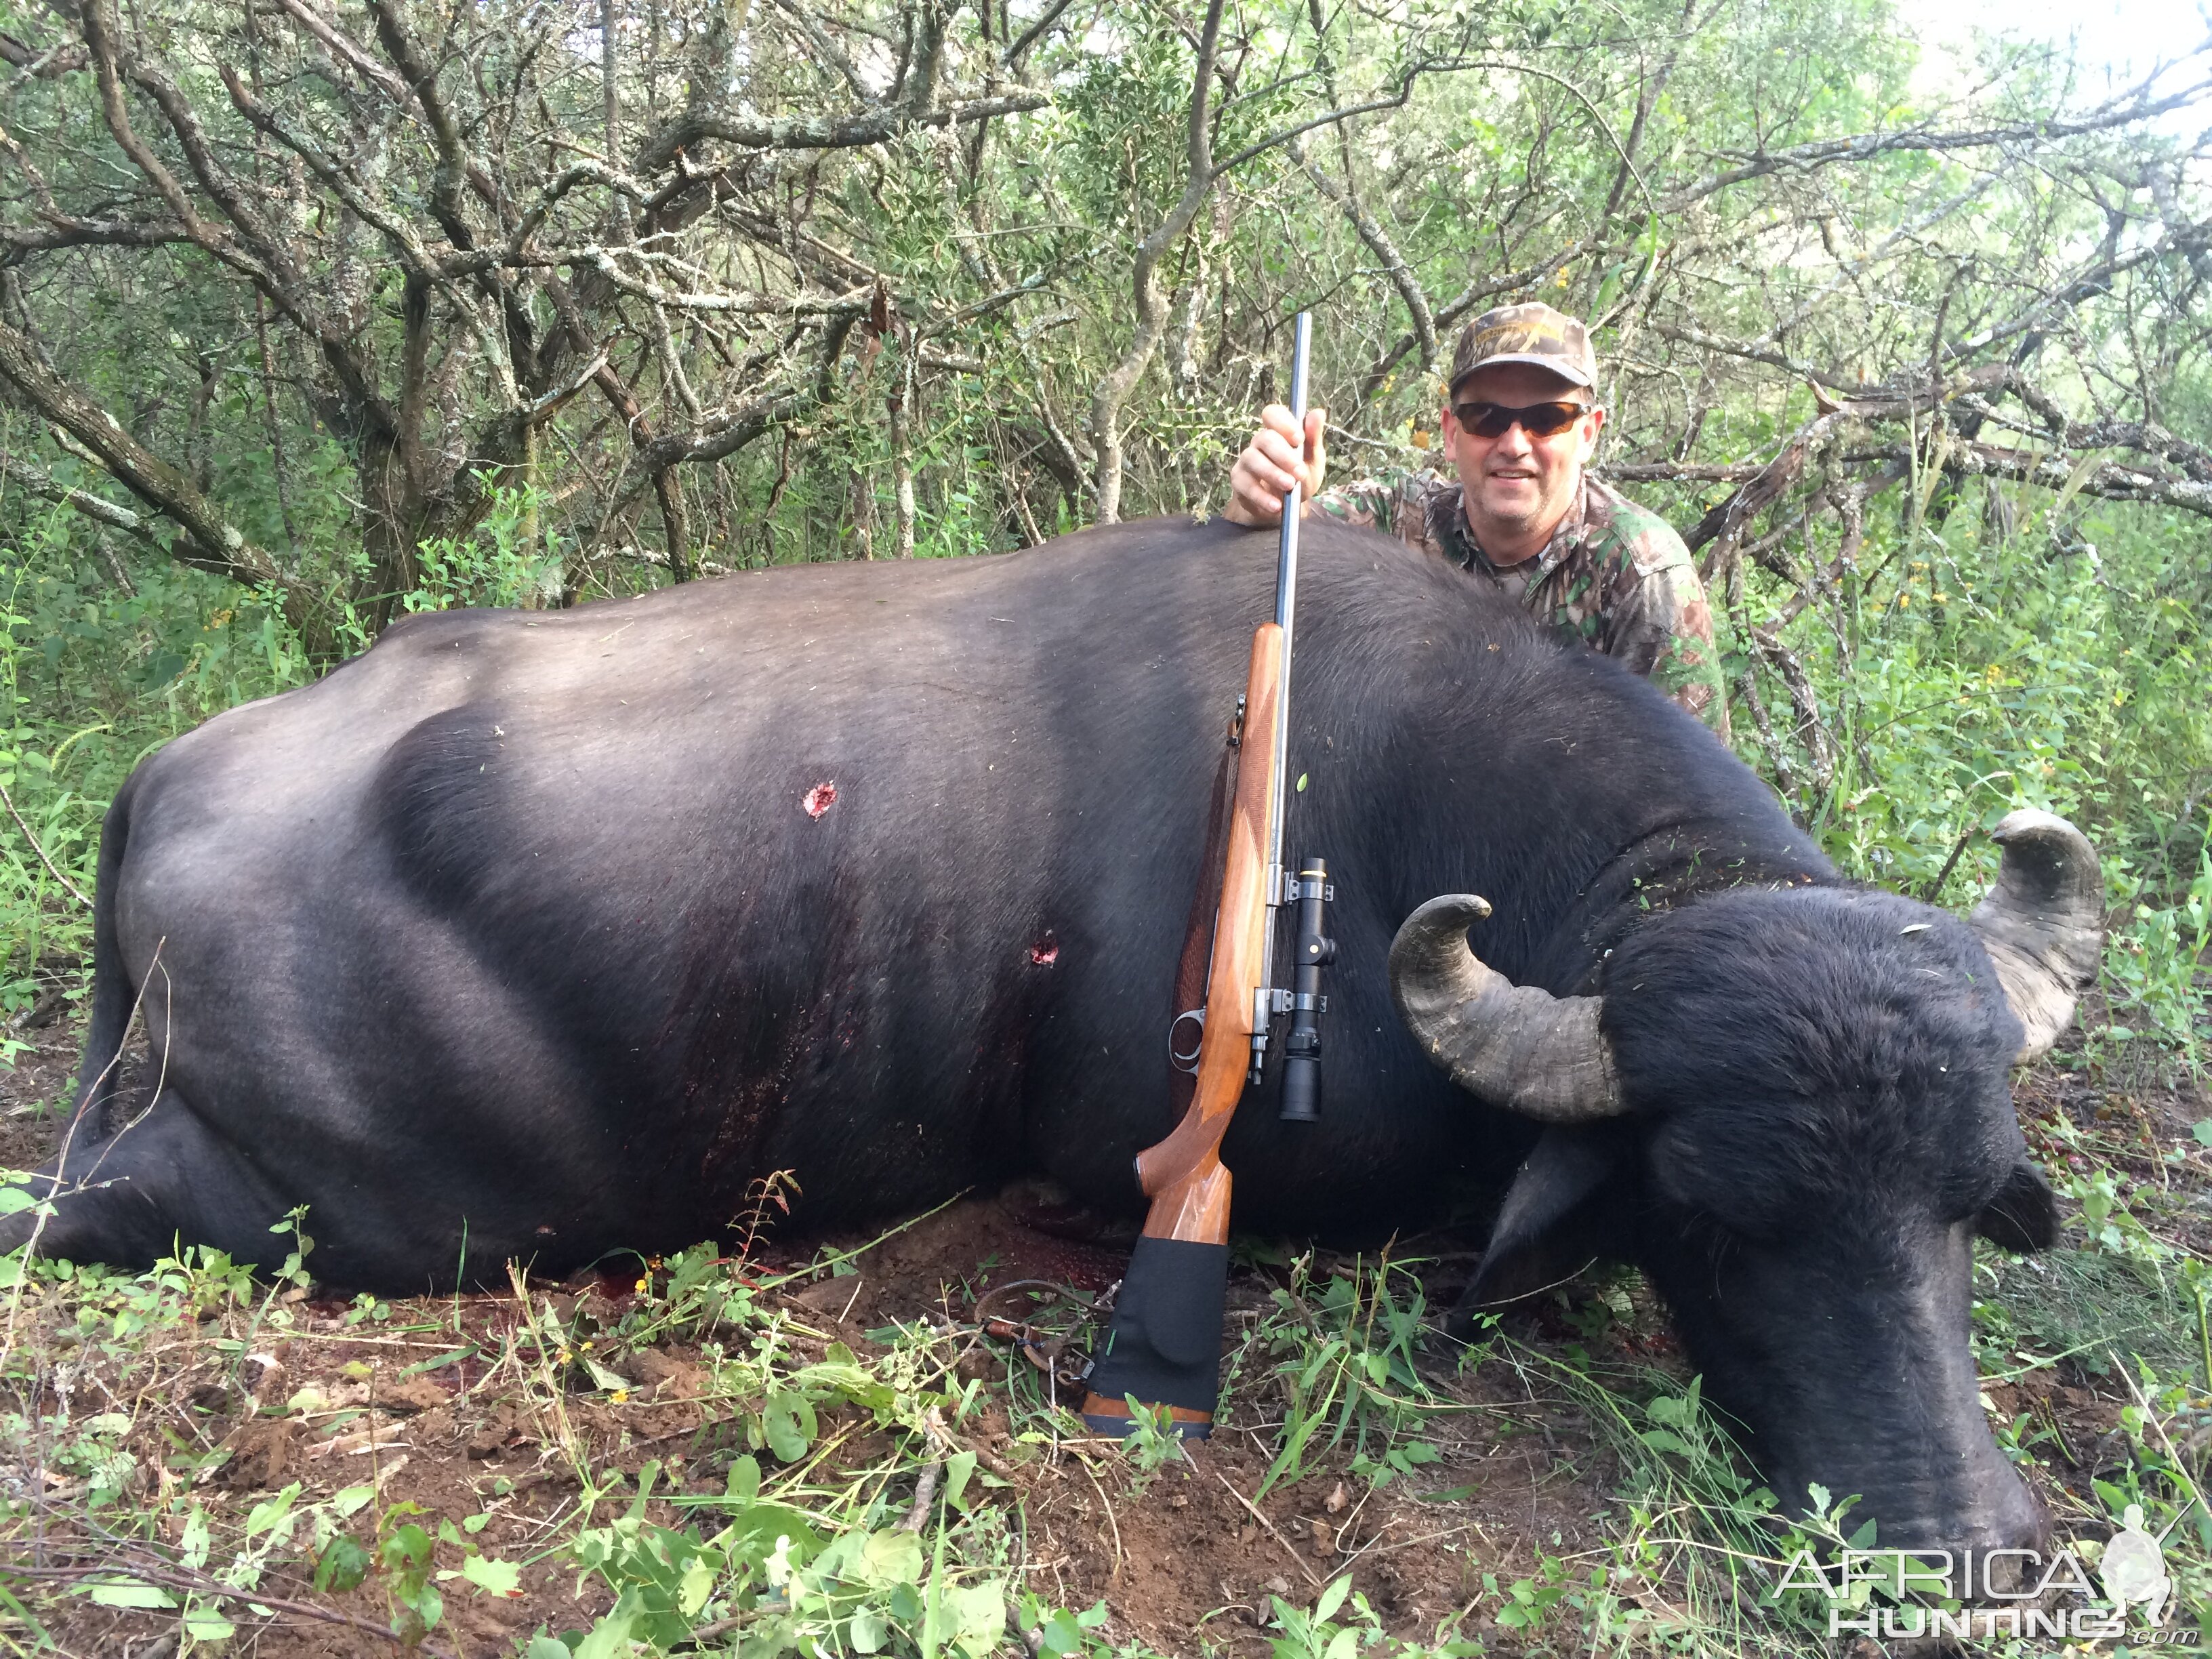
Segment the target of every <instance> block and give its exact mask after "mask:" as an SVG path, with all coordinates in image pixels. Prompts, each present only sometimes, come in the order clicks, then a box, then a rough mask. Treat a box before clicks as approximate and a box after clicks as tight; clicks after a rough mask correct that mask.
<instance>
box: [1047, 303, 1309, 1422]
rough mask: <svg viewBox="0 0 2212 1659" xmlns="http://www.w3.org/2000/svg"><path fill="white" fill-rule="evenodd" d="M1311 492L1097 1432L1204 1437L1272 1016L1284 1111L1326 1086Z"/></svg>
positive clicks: (1255, 713) (1294, 393)
mask: <svg viewBox="0 0 2212 1659" xmlns="http://www.w3.org/2000/svg"><path fill="white" fill-rule="evenodd" d="M1311 336H1312V323H1311V319H1310V318H1309V317H1308V316H1307V315H1306V313H1303V312H1301V313H1299V314H1298V319H1297V343H1296V346H1295V348H1294V350H1293V354H1292V359H1291V414H1292V415H1293V416H1296V417H1297V420H1298V422H1299V424H1300V428H1301V429H1303V428H1304V420H1305V410H1306V367H1307V357H1308V351H1309V346H1310V341H1311ZM1300 495H1301V490H1300V489H1299V488H1298V487H1297V485H1293V486H1292V487H1291V491H1290V493H1289V494H1288V495H1285V497H1284V498H1283V527H1282V544H1281V553H1280V556H1279V561H1278V563H1277V568H1276V574H1275V619H1274V620H1273V622H1270V623H1261V625H1260V627H1259V629H1258V631H1257V632H1256V633H1255V634H1254V635H1253V636H1252V664H1251V668H1250V671H1249V673H1248V675H1247V676H1246V684H1245V690H1244V702H1243V708H1244V720H1243V749H1242V760H1241V762H1240V764H1239V765H1238V768H1237V793H1236V797H1235V803H1234V805H1233V806H1232V807H1231V816H1230V820H1229V825H1228V834H1227V842H1228V853H1227V855H1226V859H1225V864H1224V867H1223V871H1222V878H1221V902H1220V904H1219V906H1218V909H1217V910H1216V912H1215V916H1214V924H1213V953H1212V965H1211V967H1210V968H1209V969H1208V972H1207V976H1206V1012H1205V1018H1204V1023H1203V1025H1202V1027H1201V1036H1200V1042H1199V1050H1198V1067H1197V1076H1198V1086H1197V1089H1196V1091H1195V1093H1194V1095H1193V1097H1192V1099H1191V1103H1190V1108H1189V1109H1188V1111H1187V1112H1185V1113H1184V1115H1183V1119H1182V1122H1181V1123H1179V1124H1178V1125H1176V1128H1175V1130H1174V1132H1173V1133H1170V1135H1169V1136H1168V1138H1167V1139H1164V1140H1163V1141H1161V1142H1160V1143H1159V1144H1158V1146H1152V1147H1150V1148H1148V1149H1146V1151H1145V1152H1141V1153H1139V1155H1138V1158H1137V1179H1138V1182H1139V1184H1140V1185H1141V1186H1142V1187H1143V1188H1144V1190H1145V1194H1146V1197H1148V1198H1150V1199H1151V1200H1152V1210H1151V1212H1150V1213H1149V1214H1147V1215H1146V1218H1145V1227H1144V1232H1143V1234H1142V1236H1141V1237H1139V1238H1138V1240H1137V1248H1136V1250H1135V1252H1134V1254H1133V1255H1131V1257H1130V1259H1129V1269H1128V1272H1127V1274H1126V1275H1124V1277H1123V1279H1122V1281H1121V1297H1120V1299H1119V1300H1118V1301H1117V1302H1116V1304H1115V1310H1114V1322H1113V1325H1112V1327H1111V1328H1110V1329H1109V1331H1108V1333H1107V1337H1106V1341H1105V1344H1104V1346H1103V1348H1102V1350H1101V1352H1100V1353H1099V1357H1098V1360H1097V1364H1096V1365H1095V1366H1094V1367H1093V1368H1092V1370H1091V1378H1090V1390H1091V1391H1090V1393H1089V1394H1088V1395H1086V1396H1085V1400H1084V1402H1083V1419H1084V1421H1085V1423H1086V1424H1087V1425H1090V1427H1091V1430H1092V1431H1094V1432H1096V1433H1099V1434H1127V1432H1128V1431H1129V1428H1130V1417H1129V1408H1128V1406H1127V1403H1126V1402H1127V1401H1128V1400H1131V1399H1133V1400H1135V1401H1137V1402H1138V1403H1139V1405H1142V1406H1145V1407H1150V1408H1152V1409H1153V1410H1157V1409H1158V1407H1162V1406H1165V1407H1168V1408H1169V1410H1170V1417H1171V1425H1172V1429H1173V1431H1174V1432H1176V1433H1177V1434H1182V1435H1185V1436H1188V1437H1192V1438H1198V1439H1202V1438H1204V1437H1205V1436H1206V1434H1207V1433H1208V1432H1209V1431H1210V1430H1211V1429H1212V1424H1213V1407H1214V1403H1215V1401H1216V1400H1217V1399H1218V1396H1219V1394H1220V1369H1221V1322H1222V1298H1223V1294H1224V1291H1225V1287H1226V1285H1227V1282H1228V1275H1229V1187H1230V1178H1229V1170H1227V1168H1226V1167H1225V1166H1224V1164H1222V1162H1221V1150H1220V1149H1221V1137H1222V1136H1223V1134H1225V1133H1226V1132H1227V1130H1228V1128H1229V1120H1230V1118H1231V1115H1233V1114H1234V1113H1235V1112H1236V1110H1237V1102H1238V1101H1239V1100H1241V1099H1242V1098H1243V1094H1244V1087H1245V1085H1246V1083H1247V1082H1248V1081H1249V1082H1252V1083H1257V1082H1259V1081H1260V1079H1261V1073H1262V1070H1263V1066H1264V1063H1265V1061H1266V1059H1267V1033H1268V1027H1269V1025H1270V1024H1272V1022H1273V1018H1274V1016H1275V1015H1277V1014H1279V1013H1288V1014H1289V1015H1290V1016H1291V1028H1290V1034H1289V1036H1288V1038H1287V1039H1286V1041H1285V1043H1284V1047H1283V1059H1282V1066H1283V1108H1282V1115H1283V1117H1284V1119H1285V1121H1291V1122H1307V1123H1310V1122H1311V1121H1314V1120H1315V1118H1316V1116H1317V1115H1318V1110H1317V1109H1318V1106H1319V1103H1320V1096H1321V1029H1320V1025H1319V1023H1318V1020H1317V1018H1316V1016H1317V1015H1318V1014H1319V1013H1320V1012H1321V1011H1322V1007H1323V1006H1324V1005H1325V999H1324V998H1323V997H1322V994H1321V970H1322V967H1323V966H1325V965H1326V964H1327V963H1329V962H1330V961H1332V960H1333V959H1334V957H1335V954H1336V947H1335V946H1334V944H1332V943H1331V942H1330V940H1329V939H1327V938H1326V937H1325V936H1324V933H1323V915H1324V912H1323V906H1324V904H1325V903H1326V902H1327V901H1328V899H1329V898H1331V897H1334V889H1333V888H1332V887H1331V886H1330V885H1329V883H1328V871H1327V868H1326V866H1324V864H1323V862H1322V860H1321V859H1319V858H1313V857H1310V858H1308V859H1306V860H1304V862H1303V863H1302V864H1301V865H1300V866H1298V870H1297V874H1296V875H1294V876H1289V877H1287V878H1286V875H1285V868H1284V864H1283V818H1284V809H1285V805H1287V804H1288V795H1289V792H1288V791H1287V790H1286V789H1285V778H1286V776H1287V773H1288V764H1287V763H1288V758H1289V757H1288V752H1287V751H1288V748H1289V742H1290V697H1289V692H1290V680H1291V623H1292V620H1293V616H1294V613H1295V611H1296V606H1297V587H1298V515H1299V509H1300V507H1301V505H1302V503H1301V501H1300ZM1286 904H1295V905H1296V906H1297V924H1298V925H1297V945H1296V947H1295V950H1296V969H1295V975H1294V977H1295V981H1296V989H1295V991H1281V990H1277V989H1276V988H1274V975H1273V954H1274V939H1275V932H1276V928H1275V921H1276V911H1277V910H1278V908H1280V907H1281V906H1284V905H1286Z"/></svg>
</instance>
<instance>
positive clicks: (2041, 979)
mask: <svg viewBox="0 0 2212 1659" xmlns="http://www.w3.org/2000/svg"><path fill="white" fill-rule="evenodd" d="M1990 840H1992V841H1994V842H1996V844H1997V845H1998V846H2000V847H2002V848H2004V862H2003V864H2002V866H2001V867H2000V868H1999V869H1998V871H1997V878H1996V884H1995V885H1994V886H1992V887H1991V888H1990V891H1989V896H1988V897H1986V898H1984V900H1983V901H1982V902H1980V903H1979V904H1978V905H1976V906H1975V907H1974V913H1973V915H1971V916H1969V917H1967V918H1966V920H1967V922H1968V923H1969V925H1971V926H1972V928H1973V930H1974V931H1975V933H1978V934H1979V935H1981V940H1982V948H1983V949H1984V950H1985V951H1988V952H1989V953H1990V962H1991V963H1992V964H1994V965H1995V967H1996V970H1997V982H1998V983H1999V984H2001V985H2002V986H2003V987H2004V994H2005V1000H2006V1001H2007V1002H2008V1003H2009V1004H2010V1005H2011V1006H2012V1012H2013V1015H2014V1017H2015V1018H2017V1019H2018V1020H2019V1021H2020V1023H2021V1029H2022V1030H2025V1031H2026V1032H2027V1039H2026V1040H2025V1041H2024V1042H2021V1046H2020V1052H2019V1053H2018V1054H2015V1055H2014V1056H2013V1064H2014V1065H2015V1066H2025V1065H2026V1064H2027V1062H2028V1061H2029V1060H2037V1059H2040V1058H2041V1057H2042V1056H2043V1055H2044V1054H2047V1053H2048V1052H2049V1051H2050V1048H2051V1044H2052V1043H2054V1042H2057V1040H2058V1034H2059V1033H2060V1032H2061V1031H2063V1030H2065V1029H2066V1025H2067V1022H2068V1021H2069V1020H2071V1019H2072V1018H2074V1000H2075V997H2077V996H2078V995H2080V994H2081V992H2082V990H2083V989H2085V988H2086V987H2087V986H2088V985H2089V984H2090V982H2091V981H2093V980H2094V979H2095V978H2096V977H2097V963H2098V959H2099V958H2100V957H2101V956H2102V955H2103V954H2104V948H2105V878H2104V872H2102V870H2100V868H2099V866H2098V864H2097V849H2096V848H2093V847H2092V846H2090V845H2089V839H2088V837H2087V836H2084V835H2083V834H2082V833H2081V831H2080V830H2079V829H2075V827H2074V826H2073V825H2072V824H2070V823H2067V822H2066V820H2065V819H2063V818H2062V817H2057V816H2055V815H2053V814H2051V813H2049V812H2039V811H2035V810H2034V809H2033V808H2027V807H2024V808H2022V809H2021V811H2017V812H2013V813H2010V814H2008V816H2007V817H2006V818H2005V820H2004V822H2003V823H2000V824H1999V825H1997V827H1996V829H1993V830H1991V831H1990Z"/></svg>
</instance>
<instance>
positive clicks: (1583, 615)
mask: <svg viewBox="0 0 2212 1659" xmlns="http://www.w3.org/2000/svg"><path fill="white" fill-rule="evenodd" d="M1313 505H1314V507H1315V510H1316V511H1317V512H1322V513H1328V515H1329V516H1330V517H1331V518H1334V519H1338V520H1342V521H1343V522H1344V523H1346V524H1352V525H1359V526H1364V527H1366V528H1370V529H1376V530H1383V531H1387V532H1389V533H1390V534H1392V535H1394V536H1395V537H1397V538H1398V539H1399V540H1400V541H1402V542H1406V543H1407V544H1411V545H1412V546H1414V547H1418V548H1419V549H1420V550H1422V551H1423V552H1425V553H1433V554H1436V555H1437V556H1438V557H1440V558H1446V559H1449V560H1450V561H1451V562H1453V563H1454V564H1455V565H1458V566H1459V567H1460V568H1462V569H1463V570H1471V571H1474V572H1476V573H1478V574H1481V575H1484V576H1487V577H1488V578H1489V579H1490V580H1492V581H1494V582H1496V583H1497V584H1498V586H1501V587H1503V588H1504V589H1505V591H1506V592H1509V593H1511V594H1512V595H1513V596H1514V597H1515V598H1516V599H1519V600H1520V601H1521V603H1522V605H1526V606H1527V607H1528V609H1529V610H1530V611H1533V612H1534V614H1535V615H1537V616H1539V617H1543V618H1545V619H1546V620H1547V621H1549V622H1551V623H1553V625H1554V626H1556V627H1559V628H1564V629H1566V630H1567V631H1568V632H1569V633H1571V634H1572V635H1574V636H1575V637H1576V638H1577V639H1579V640H1582V641H1584V642H1585V643H1587V644H1588V645H1589V646H1590V647H1592V648H1593V649H1595V650H1598V651H1601V652H1603V653H1605V654H1606V655H1607V656H1608V657H1617V658H1619V659H1620V660H1621V662H1623V663H1624V664H1626V665H1627V666H1628V667H1630V668H1632V669H1634V670H1635V671H1637V672H1638V673H1639V674H1646V675H1649V676H1650V678H1652V679H1653V680H1655V681H1656V682H1657V683H1658V684H1659V685H1660V686H1661V687H1662V688H1663V689H1664V690H1666V692H1667V693H1668V696H1671V697H1673V698H1674V701H1675V702H1679V703H1680V704H1681V705H1682V707H1683V708H1686V709H1688V710H1689V711H1690V712H1691V713H1692V714H1695V715H1696V716H1697V717H1698V718H1699V720H1703V721H1705V724H1706V725H1707V726H1711V727H1712V728H1713V730H1714V731H1716V732H1719V733H1720V735H1721V737H1722V738H1723V739H1725V738H1727V737H1728V735H1729V718H1728V691H1727V688H1726V687H1725V686H1724V685H1723V683H1722V680H1721V667H1720V653H1719V652H1718V651H1717V649H1716V648H1715V647H1714V645H1713V617H1712V612H1711V610H1710V609H1709V608H1708V607H1707V605H1706V604H1705V589H1704V587H1703V586H1701V585H1700V584H1699V580H1698V572H1697V567H1696V566H1694V565H1693V564H1692V563H1691V562H1690V550H1689V549H1688V548H1686V547H1685V546H1683V545H1682V538H1680V536H1677V535H1676V534H1675V533H1674V530H1673V529H1672V528H1671V527H1670V526H1668V523H1667V521H1666V520H1663V519H1661V518H1659V517H1657V516H1656V515H1655V514H1653V513H1647V512H1645V511H1644V509H1643V508H1642V507H1638V506H1637V505H1636V503H1635V502H1633V501H1629V500H1627V499H1626V498H1625V497H1623V496H1622V495H1620V494H1618V493H1617V492H1615V491H1614V490H1613V489H1611V488H1610V487H1608V486H1607V485H1606V484H1605V483H1601V482H1600V481H1599V480H1598V479H1595V478H1593V477H1590V476H1589V474H1588V473H1584V474H1583V482H1582V487H1581V489H1579V490H1578V491H1577V494H1576V497H1575V505H1574V507H1573V508H1572V509H1571V511H1570V512H1569V513H1568V514H1567V516H1566V517H1565V519H1564V520H1561V521H1560V523H1559V529H1558V530H1556V531H1554V532H1553V534H1552V540H1551V543H1550V544H1549V545H1548V546H1547V547H1546V548H1545V549H1544V550H1543V551H1542V552H1541V553H1540V554H1538V555H1537V556H1535V557H1534V558H1531V559H1524V560H1522V562H1520V563H1519V564H1516V565H1510V566H1507V567H1505V568H1499V567H1498V566H1496V565H1493V564H1492V563H1491V562H1490V561H1489V560H1488V559H1487V558H1486V557H1485V556H1484V555H1483V551H1482V550H1481V549H1480V548H1479V547H1477V546H1476V545H1475V544H1474V533H1473V532H1471V531H1470V530H1469V529H1468V522H1467V513H1466V510H1465V508H1464V507H1463V505H1462V496H1461V492H1460V486H1459V484H1458V483H1456V482H1455V481H1453V480H1451V479H1449V478H1445V477H1439V476H1438V475H1437V474H1436V473H1434V472H1389V473H1383V474H1381V475H1379V476H1378V477H1372V478H1362V479H1360V480H1359V481H1358V483H1349V484H1343V485H1340V486H1339V487H1337V488H1336V489H1325V490H1323V491H1322V493H1321V494H1320V495H1316V496H1315V497H1314V501H1313Z"/></svg>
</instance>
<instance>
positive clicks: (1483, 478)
mask: <svg viewBox="0 0 2212 1659" xmlns="http://www.w3.org/2000/svg"><path fill="white" fill-rule="evenodd" d="M1587 398H1589V393H1588V392H1584V391H1583V390H1582V389H1581V388H1580V387H1578V386H1575V385H1574V384H1573V383H1572V382H1571V381H1569V380H1564V379H1562V378H1561V377H1560V376H1559V375H1557V374H1553V373H1551V372H1550V371H1549V370H1547V369H1543V368H1537V367H1536V366H1535V365H1534V364H1533V363H1492V365H1490V366H1489V367H1488V368H1479V369H1477V370H1475V372H1474V374H1470V375H1468V377H1467V378H1466V379H1465V380H1462V381H1461V382H1460V383H1459V387H1458V390H1457V391H1456V392H1455V393H1453V394H1452V398H1451V401H1450V403H1448V404H1446V406H1445V410H1444V416H1443V435H1444V442H1445V445H1446V447H1448V448H1449V451H1450V453H1451V457H1452V459H1453V461H1454V463H1455V464H1456V465H1457V466H1458V468H1459V479H1460V483H1461V484H1462V486H1463V487H1464V488H1465V489H1466V492H1467V517H1468V525H1469V526H1470V527H1471V528H1472V529H1473V530H1474V535H1475V540H1476V541H1477V542H1478V543H1479V544H1480V545H1481V547H1482V550H1483V551H1484V552H1485V553H1486V554H1487V555H1488V556H1490V557H1491V558H1492V560H1493V561H1494V562H1498V563H1502V564H1517V563H1519V562H1521V561H1522V559H1524V558H1528V557H1529V556H1532V555H1534V554H1535V553H1537V552H1539V551H1541V549H1542V547H1543V544H1544V543H1545V542H1546V541H1547V540H1548V539H1549V538H1550V536H1551V534H1552V532H1553V530H1555V529H1557V528H1558V527H1559V520H1561V519H1563V518H1565V516H1566V513H1567V509H1568V508H1569V507H1571V506H1573V504H1574V499H1575V486H1576V485H1577V483H1580V482H1581V480H1582V475H1583V465H1584V463H1586V462H1587V461H1588V460H1589V458H1590V454H1591V453H1592V452H1593V451H1594V450H1595V448H1596V447H1597V435H1598V429H1599V428H1601V427H1602V426H1603V425H1604V424H1605V411H1604V410H1601V409H1596V408H1593V409H1591V410H1589V412H1588V413H1587V414H1585V415H1584V416H1583V417H1582V418H1581V419H1580V420H1578V421H1577V422H1575V423H1574V424H1573V425H1572V426H1570V427H1569V428H1566V429H1565V431H1564V432H1557V433H1554V434H1553V435H1551V436H1549V437H1539V436H1536V435H1532V434H1530V433H1529V432H1528V429H1527V428H1524V427H1522V426H1521V425H1520V424H1518V423H1517V422H1516V424H1514V425H1513V426H1511V427H1509V428H1507V429H1506V430H1505V432H1504V435H1501V436H1499V437H1496V438H1485V437H1481V436H1479V435H1476V434H1474V433H1472V432H1468V431H1465V430H1463V429H1462V428H1461V426H1460V423H1459V422H1458V420H1457V419H1456V418H1455V416H1453V414H1452V412H1451V410H1452V406H1453V405H1454V404H1470V403H1483V404H1504V405H1506V406H1508V407H1511V408H1526V407H1527V406H1528V405H1529V404H1542V403H1556V402H1566V401H1572V402H1582V401H1584V400H1586V399H1587Z"/></svg>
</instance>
